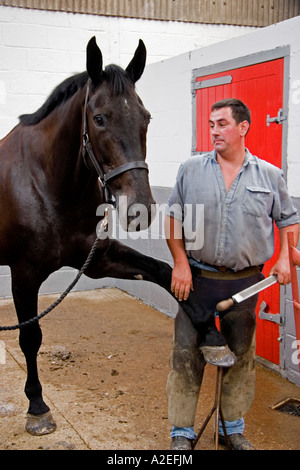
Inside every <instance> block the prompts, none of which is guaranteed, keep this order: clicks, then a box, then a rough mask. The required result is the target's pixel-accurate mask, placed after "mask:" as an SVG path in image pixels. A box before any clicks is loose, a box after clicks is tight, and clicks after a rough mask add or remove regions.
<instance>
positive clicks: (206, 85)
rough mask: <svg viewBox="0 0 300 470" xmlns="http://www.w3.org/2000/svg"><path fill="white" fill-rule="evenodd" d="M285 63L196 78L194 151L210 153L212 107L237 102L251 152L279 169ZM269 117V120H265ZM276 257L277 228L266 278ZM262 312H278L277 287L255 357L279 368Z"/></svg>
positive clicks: (274, 329) (274, 332)
mask: <svg viewBox="0 0 300 470" xmlns="http://www.w3.org/2000/svg"><path fill="white" fill-rule="evenodd" d="M283 68H284V59H276V60H272V61H269V62H263V63H260V64H256V65H250V66H248V67H242V68H237V69H234V70H229V71H226V72H223V73H216V74H213V75H206V76H201V77H200V76H199V77H197V78H196V83H195V93H196V149H195V150H196V151H197V152H205V151H208V150H212V145H211V143H210V137H209V126H208V119H209V115H210V108H211V105H212V104H213V103H215V102H216V101H219V100H221V99H224V98H238V99H240V100H242V101H243V102H244V103H245V104H246V105H247V106H248V107H249V109H250V110H251V120H252V123H251V129H250V131H249V134H248V135H247V137H246V146H247V147H248V148H249V150H250V152H251V153H253V154H254V155H257V156H258V157H260V158H263V159H265V160H267V161H268V162H271V163H273V164H274V165H276V166H278V167H279V168H281V157H282V156H281V152H282V150H281V149H282V125H280V124H279V125H278V124H276V123H275V122H274V121H272V118H273V117H275V116H277V115H278V112H279V110H281V109H283ZM268 116H269V118H271V120H270V119H267V117H268ZM278 253H279V236H278V230H277V228H276V233H275V252H274V256H273V258H272V259H271V260H270V261H269V262H268V263H266V265H265V267H264V271H263V272H264V274H265V276H267V275H268V273H269V271H270V268H271V267H272V266H273V264H275V261H276V259H277V257H278ZM263 301H264V302H266V305H267V307H266V308H265V312H267V313H273V314H277V313H279V311H280V293H279V286H278V285H275V286H272V287H270V288H269V289H266V290H265V291H263V292H262V293H261V294H260V296H259V301H258V304H257V350H256V353H257V355H258V356H260V357H263V358H264V359H267V360H268V361H271V362H273V363H275V364H279V341H278V337H279V326H278V324H277V323H273V322H270V321H266V320H261V319H260V318H259V316H258V315H259V310H260V306H261V304H262V302H263Z"/></svg>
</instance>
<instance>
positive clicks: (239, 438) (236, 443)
mask: <svg viewBox="0 0 300 470" xmlns="http://www.w3.org/2000/svg"><path fill="white" fill-rule="evenodd" d="M227 440H228V444H227V442H226V440H225V437H224V436H221V435H220V434H219V443H220V444H222V445H224V446H228V445H229V449H230V450H255V447H254V446H253V444H251V442H250V441H248V440H247V439H246V438H245V437H244V436H243V434H228V435H227Z"/></svg>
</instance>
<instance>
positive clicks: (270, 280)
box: [216, 275, 277, 312]
mask: <svg viewBox="0 0 300 470" xmlns="http://www.w3.org/2000/svg"><path fill="white" fill-rule="evenodd" d="M276 282H277V276H276V275H273V276H269V277H267V278H266V279H264V280H263V281H260V282H257V283H256V284H253V286H250V287H248V288H247V289H244V290H242V291H241V292H238V293H237V294H235V295H233V296H232V297H230V299H227V300H222V301H221V302H219V303H218V304H217V307H216V309H217V311H218V312H224V310H227V309H228V308H230V307H232V306H233V305H234V304H239V303H240V302H243V300H246V299H249V297H252V295H255V294H258V292H260V291H262V290H264V289H266V288H267V287H270V286H272V285H273V284H275V283H276Z"/></svg>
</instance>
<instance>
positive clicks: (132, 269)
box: [86, 240, 226, 346]
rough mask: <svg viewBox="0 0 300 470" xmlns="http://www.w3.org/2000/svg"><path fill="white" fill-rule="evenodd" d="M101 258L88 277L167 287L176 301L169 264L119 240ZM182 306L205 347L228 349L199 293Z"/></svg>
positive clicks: (98, 257)
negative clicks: (135, 281)
mask: <svg viewBox="0 0 300 470" xmlns="http://www.w3.org/2000/svg"><path fill="white" fill-rule="evenodd" d="M99 251H100V250H99ZM99 255H100V253H99V252H98V253H97V254H96V256H95V259H94V261H93V263H92V264H91V267H90V269H89V270H88V271H87V272H86V274H87V275H88V276H91V277H102V276H103V277H105V276H107V277H116V278H121V279H137V280H139V279H140V280H144V281H150V282H153V283H155V284H158V285H159V286H161V287H163V288H164V289H165V290H166V291H167V292H169V293H170V294H171V295H172V296H173V297H174V294H173V293H172V292H171V279H172V268H171V266H169V265H168V264H167V263H165V262H163V261H160V260H157V259H155V258H152V257H150V256H146V255H143V254H142V253H140V252H138V251H136V250H133V249H132V248H129V247H127V246H125V245H123V244H121V243H119V242H118V241H115V240H110V242H109V244H108V245H107V249H106V250H105V251H104V252H102V257H100V256H99ZM97 273H98V274H97ZM176 300H177V299H176ZM180 305H181V307H182V308H183V310H184V311H185V312H186V314H187V315H188V317H189V319H190V320H191V322H192V324H193V326H194V327H195V329H196V330H197V331H198V333H199V335H200V337H201V338H202V340H203V344H206V342H207V345H210V346H224V345H226V341H225V339H224V338H223V336H222V335H221V334H220V332H219V331H218V330H217V328H216V326H215V317H214V312H209V311H207V312H206V311H204V310H203V309H200V308H199V298H198V297H197V295H196V293H195V292H193V291H191V292H190V294H189V298H188V299H187V300H186V301H182V302H180ZM206 338H208V339H206Z"/></svg>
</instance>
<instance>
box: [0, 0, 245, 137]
mask: <svg viewBox="0 0 300 470" xmlns="http://www.w3.org/2000/svg"><path fill="white" fill-rule="evenodd" d="M252 29H254V28H247V27H239V26H222V25H200V24H187V23H179V22H168V21H166V22H163V21H146V20H136V19H130V18H113V17H99V16H93V15H82V14H72V13H61V12H51V11H39V10H27V9H21V8H12V7H5V6H0V138H1V137H4V136H5V135H6V134H7V132H8V131H9V130H10V129H11V128H12V127H13V126H14V125H15V124H16V123H17V122H18V119H17V118H18V116H19V115H20V114H22V113H30V112H33V111H35V110H36V109H37V108H38V107H39V106H40V105H41V104H42V103H43V102H44V100H45V98H46V97H47V95H48V94H49V93H50V92H51V90H52V89H53V88H54V87H55V86H56V85H58V84H59V83H60V82H61V81H62V80H63V79H64V78H66V77H68V76H70V75H72V74H73V73H76V72H82V71H83V70H84V69H85V48H86V44H87V42H88V40H89V39H90V38H91V37H92V36H93V35H96V38H97V42H98V44H99V46H100V48H101V50H102V53H103V57H104V63H105V64H109V63H117V64H118V65H121V66H123V67H125V66H127V64H128V62H129V61H130V60H131V58H132V54H133V52H134V51H135V49H136V47H137V44H138V40H139V38H142V39H143V40H144V42H145V44H146V47H147V50H148V59H147V63H148V64H150V63H153V62H157V61H160V60H162V59H166V58H169V57H173V56H176V55H178V54H181V53H184V52H187V51H189V50H194V49H196V48H199V47H203V46H206V45H208V44H213V43H216V42H218V41H220V40H224V39H227V38H230V37H234V36H238V35H241V34H245V32H248V31H249V30H252Z"/></svg>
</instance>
